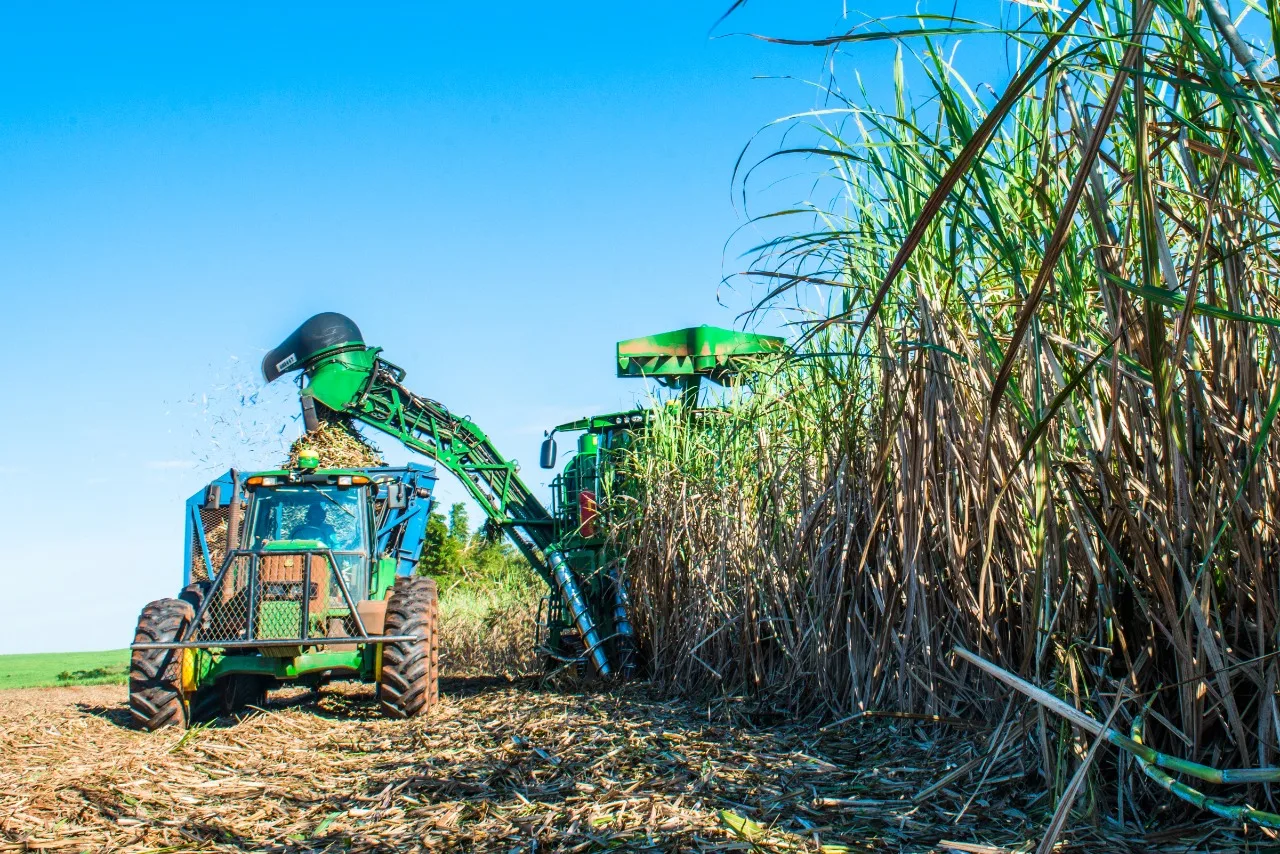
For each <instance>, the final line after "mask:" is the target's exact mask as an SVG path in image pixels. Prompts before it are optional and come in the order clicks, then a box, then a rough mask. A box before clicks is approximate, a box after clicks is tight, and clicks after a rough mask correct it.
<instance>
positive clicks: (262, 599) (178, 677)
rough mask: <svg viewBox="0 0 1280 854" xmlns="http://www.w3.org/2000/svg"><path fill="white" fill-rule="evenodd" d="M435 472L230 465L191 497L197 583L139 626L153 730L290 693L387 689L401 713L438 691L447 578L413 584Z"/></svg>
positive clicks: (142, 721)
mask: <svg viewBox="0 0 1280 854" xmlns="http://www.w3.org/2000/svg"><path fill="white" fill-rule="evenodd" d="M435 481H436V478H435V474H434V470H433V469H431V468H430V467H428V466H423V465H421V464H417V463H411V464H409V465H406V466H399V467H393V466H381V467H372V468H360V469H321V468H319V467H318V464H317V460H316V458H315V454H313V453H305V452H303V453H300V454H299V465H298V467H297V468H296V469H277V470H273V471H263V472H256V473H252V474H250V475H248V476H247V477H241V476H240V475H239V474H237V473H236V472H235V471H230V472H228V473H227V474H225V475H223V476H222V477H220V478H218V479H217V480H215V481H213V482H212V483H211V484H209V485H208V486H206V487H205V488H204V489H203V490H202V491H201V492H199V493H197V494H196V495H194V496H192V498H191V499H190V500H189V501H188V502H187V550H186V567H185V581H186V587H184V589H183V590H182V592H181V593H180V594H179V596H178V597H177V598H174V599H160V600H157V601H155V602H152V603H150V604H148V605H147V606H146V607H145V608H144V609H143V611H142V614H141V615H140V617H139V619H138V629H137V633H136V634H135V637H134V643H133V645H132V655H131V660H130V680H129V701H130V709H131V711H132V714H133V717H134V720H135V721H136V722H137V724H138V725H140V726H142V727H143V728H146V729H158V728H160V727H163V726H168V725H174V724H186V725H190V724H192V723H195V722H198V721H200V720H203V719H207V718H209V717H211V716H214V715H216V714H220V713H223V712H233V711H236V710H237V709H240V708H243V707H244V706H245V705H246V704H253V703H255V702H260V701H261V699H262V697H263V695H264V694H265V691H266V690H267V689H268V688H270V687H273V686H276V685H280V684H284V683H297V684H302V685H306V686H311V687H318V686H319V685H320V684H321V683H323V682H324V681H326V680H328V679H331V678H344V679H359V680H361V681H364V682H371V683H374V684H376V685H377V686H378V691H379V696H380V699H381V703H382V708H383V710H384V711H385V712H386V713H387V714H389V715H392V716H395V717H409V716H412V715H416V714H420V713H422V712H425V711H429V710H430V708H431V707H432V705H434V703H435V699H436V697H437V696H438V688H437V674H436V669H437V659H436V632H435V619H436V607H437V606H436V597H435V587H434V582H432V581H431V580H430V579H425V578H415V577H413V576H412V573H413V570H414V567H415V566H416V565H417V562H418V558H419V556H420V554H421V550H422V544H423V541H424V539H425V533H426V520H427V517H428V516H429V514H430V509H431V495H432V489H433V487H434V485H435Z"/></svg>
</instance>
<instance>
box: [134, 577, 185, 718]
mask: <svg viewBox="0 0 1280 854" xmlns="http://www.w3.org/2000/svg"><path fill="white" fill-rule="evenodd" d="M193 619H195V612H194V611H192V609H191V604H190V603H189V602H184V601H183V600H181V599H159V600H157V601H155V602H152V603H151V604H149V605H147V607H145V608H143V609H142V613H141V614H140V615H139V616H138V628H137V631H136V632H134V636H133V642H134V643H170V642H173V641H176V640H177V639H178V638H179V637H181V636H182V633H183V631H184V630H185V629H186V628H187V626H188V625H189V624H190V623H191V621H192V620H193ZM183 655H184V651H183V650H181V649H135V650H134V651H133V654H132V655H131V656H130V657H129V711H130V712H131V713H132V715H133V722H134V723H135V724H136V725H137V726H139V727H141V728H142V729H145V730H157V729H160V728H161V727H166V726H177V725H185V724H186V722H187V712H186V708H185V705H184V703H183V701H182V660H183Z"/></svg>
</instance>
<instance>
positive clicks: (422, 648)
mask: <svg viewBox="0 0 1280 854" xmlns="http://www.w3.org/2000/svg"><path fill="white" fill-rule="evenodd" d="M439 611H440V605H439V599H438V597H437V595H436V583H435V581H433V580H432V579H430V578H419V577H411V578H398V579H396V583H395V586H394V587H392V588H391V593H390V595H389V597H388V599H387V619H386V623H385V624H384V627H383V632H384V634H388V635H416V636H417V637H418V639H417V640H412V641H400V642H398V643H388V644H383V647H382V673H381V677H380V679H379V684H380V686H381V689H380V690H379V692H378V696H379V699H380V700H381V703H382V713H383V714H384V715H387V716H388V717H392V718H412V717H415V716H416V715H420V714H426V713H429V712H430V711H431V710H432V709H434V708H435V707H436V704H437V703H439V702H440V648H439V638H438V635H437V634H436V622H437V619H438V615H439Z"/></svg>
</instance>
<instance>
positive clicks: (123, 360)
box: [0, 0, 1003, 653]
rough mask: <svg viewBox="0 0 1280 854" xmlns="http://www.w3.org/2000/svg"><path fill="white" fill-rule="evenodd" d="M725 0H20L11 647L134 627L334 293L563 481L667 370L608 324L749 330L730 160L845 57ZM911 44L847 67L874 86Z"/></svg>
mask: <svg viewBox="0 0 1280 854" xmlns="http://www.w3.org/2000/svg"><path fill="white" fill-rule="evenodd" d="M727 5H728V0H715V2H701V0H698V2H665V3H664V2H656V3H645V4H599V3H558V4H525V5H516V4H504V5H498V6H492V5H486V4H449V5H448V6H444V5H443V4H438V5H437V4H415V5H405V6H396V5H394V4H380V5H379V7H378V11H367V10H363V9H359V8H357V6H355V5H348V6H336V5H328V4H323V3H321V4H308V5H305V6H304V5H303V4H296V5H285V4H258V6H257V7H240V8H238V9H237V8H229V7H227V6H225V5H219V6H214V5H208V6H199V5H191V4H177V5H175V4H166V5H154V6H147V5H138V4H127V5H123V4H111V5H107V4H83V5H70V4H56V3H49V4H28V5H24V6H16V5H10V6H8V7H6V9H5V10H4V11H3V12H0V16H2V21H3V23H2V24H0V81H2V82H0V200H2V201H0V291H2V293H3V303H2V305H3V310H2V311H0V334H2V335H3V340H4V341H5V346H6V352H7V356H8V358H7V360H6V361H7V368H6V369H5V370H4V372H3V379H0V384H2V388H0V391H2V392H3V397H4V400H5V402H6V406H5V412H6V415H7V417H5V418H3V419H0V447H4V448H5V453H4V454H3V455H0V474H2V475H3V476H4V481H5V483H6V484H7V487H8V488H6V489H5V490H3V491H0V533H3V535H4V540H5V542H6V543H8V544H9V547H8V548H6V549H5V550H4V553H3V554H4V556H3V557H0V578H2V579H3V583H4V599H5V602H6V604H7V605H8V606H9V607H8V608H7V609H6V612H7V616H6V619H5V620H3V621H0V653H4V652H29V651H41V650H50V651H53V650H69V649H94V648H111V647H120V646H124V645H125V644H127V642H128V641H129V640H130V637H131V631H132V626H133V622H134V619H135V617H136V615H137V612H138V610H139V608H140V607H141V606H142V604H144V603H145V602H146V601H148V600H150V599H154V598H159V597H162V596H167V595H173V594H174V593H175V592H176V590H177V588H178V585H179V583H180V580H181V565H180V564H181V556H182V502H183V501H184V500H185V499H186V497H187V496H188V495H190V494H191V493H193V492H195V491H196V490H197V489H199V488H200V487H201V486H202V484H203V483H204V482H206V481H207V480H208V479H209V478H210V477H212V476H213V475H215V474H217V473H219V472H221V471H222V470H224V469H225V468H226V467H227V466H228V465H231V464H237V465H240V466H243V467H259V466H267V465H271V464H273V463H275V462H277V461H278V450H279V447H280V445H281V443H282V442H284V441H287V440H288V439H291V438H292V437H293V436H294V435H296V433H297V426H296V423H295V422H294V421H293V420H292V419H293V416H294V414H295V411H296V404H295V403H294V401H293V391H292V387H291V386H288V385H285V384H280V387H278V388H272V389H267V390H266V391H265V392H261V393H259V394H258V396H257V397H256V398H254V400H256V401H257V403H255V404H254V405H252V406H250V407H248V408H242V407H241V406H240V405H239V400H240V395H241V394H242V393H245V394H252V393H253V392H255V391H256V390H255V389H254V388H253V380H254V378H255V376H256V369H257V364H258V362H259V361H260V359H261V357H262V354H263V353H264V352H265V351H266V350H267V349H269V348H271V347H272V346H274V345H275V344H277V343H278V342H279V341H280V339H282V338H283V337H284V336H285V335H286V334H287V333H288V332H289V331H291V330H292V329H293V328H294V327H295V326H296V325H297V324H298V323H299V322H301V321H302V320H303V319H305V318H306V317H308V316H310V315H311V314H313V313H315V312H318V311H325V310H333V311H341V312H343V313H345V314H348V315H350V316H351V317H352V318H354V319H355V320H356V321H357V323H359V325H360V326H361V328H362V329H363V330H364V332H365V337H366V340H368V341H369V342H370V343H372V344H377V345H380V346H383V347H384V348H385V349H386V355H387V357H388V358H390V359H391V360H392V361H395V362H397V363H399V364H401V365H402V366H404V367H405V368H406V369H408V371H409V377H408V383H409V385H411V386H412V387H413V388H414V389H415V390H417V391H418V392H419V393H421V394H425V395H428V396H431V397H434V398H437V399H439V400H441V401H444V402H445V403H446V404H447V405H449V406H450V407H451V408H453V409H454V410H455V411H458V412H462V413H467V414H470V415H471V416H472V417H473V418H474V419H475V420H476V421H477V422H478V423H479V424H480V425H481V426H482V427H484V428H485V429H486V430H487V431H489V432H490V433H491V435H493V437H494V438H495V441H496V442H497V444H498V446H499V447H500V448H501V449H502V450H503V451H504V452H505V453H507V454H509V455H511V456H513V457H515V458H517V459H520V460H524V461H525V463H526V464H525V467H524V471H525V473H526V474H527V475H529V476H530V479H531V480H532V481H533V482H534V484H535V486H538V487H539V488H540V484H542V483H543V482H544V481H545V478H544V477H543V476H542V473H541V471H540V470H539V469H537V467H536V458H537V444H538V441H539V439H540V437H541V435H542V430H543V429H544V428H545V427H548V426H550V425H552V424H554V423H556V422H557V421H561V420H565V419H568V418H571V417H577V416H579V415H583V414H588V413H590V412H592V411H600V410H609V409H612V408H615V407H621V406H626V405H629V404H630V403H631V402H632V401H633V400H634V399H635V397H636V395H637V393H642V390H640V389H637V388H636V387H635V386H631V385H627V384H626V383H624V382H622V381H619V380H616V379H614V378H613V373H612V371H613V368H612V363H611V357H612V345H613V342H614V341H616V340H617V339H619V338H625V337H631V336H636V335H643V334H649V333H653V332H658V331H662V330H666V329H671V328H677V327H681V326H686V325H691V324H697V323H715V324H720V325H726V326H728V325H733V324H734V323H735V319H736V316H737V314H738V313H739V312H740V311H741V310H742V309H744V308H746V307H747V298H748V297H747V295H745V294H738V293H735V292H732V291H725V290H724V289H718V282H719V281H720V279H721V277H722V276H723V275H724V274H725V273H727V272H732V271H733V270H734V269H736V266H735V264H737V263H738V262H737V261H736V260H735V259H734V258H733V257H732V256H729V257H728V258H727V259H726V256H725V254H724V246H725V242H726V239H727V238H729V236H730V235H731V233H732V232H733V230H734V229H735V228H737V227H739V226H740V225H741V224H742V221H743V220H742V215H741V212H740V211H737V210H735V208H734V207H733V206H732V204H731V202H730V177H731V172H732V167H733V164H734V161H735V159H736V158H737V156H738V154H739V152H740V151H741V150H742V147H743V145H744V144H745V143H746V142H747V141H748V140H749V139H750V138H751V136H752V134H753V133H754V132H756V131H757V130H758V129H759V128H760V127H761V126H763V125H765V124H767V123H768V122H770V121H771V120H773V119H775V118H777V117H779V116H781V115H784V114H786V113H789V112H794V111H798V110H803V109H805V108H807V107H810V106H812V105H813V104H814V102H815V95H814V93H813V90H811V89H810V88H807V87H805V86H804V85H802V84H801V83H799V82H796V81H794V80H778V79H766V80H761V79H755V78H759V77H786V76H792V77H797V78H809V79H813V78H816V77H818V76H819V75H820V73H821V68H822V57H823V54H822V52H821V51H817V50H812V49H797V48H787V47H779V46H773V45H768V44H765V43H763V42H760V41H757V40H753V39H749V38H744V37H729V38H714V39H713V38H709V35H708V34H709V30H710V28H711V27H712V25H713V24H714V23H715V21H716V19H717V18H718V17H719V15H720V14H721V13H722V12H723V11H724V10H725V8H726V7H727ZM850 5H853V6H857V7H859V8H862V9H864V10H866V11H868V12H871V13H873V14H885V13H889V12H894V11H897V12H909V11H910V10H911V9H912V8H914V6H915V4H914V3H911V4H904V3H892V2H880V3H870V2H868V3H861V4H857V3H853V2H852V0H851V2H850ZM924 5H925V6H926V7H927V6H928V5H929V4H924ZM933 5H935V6H938V7H941V10H942V11H949V10H950V9H951V8H952V6H953V5H954V4H952V3H935V4H933ZM961 5H969V4H961ZM974 5H981V6H983V7H989V8H998V4H996V3H994V2H993V3H986V2H982V3H975V4H974ZM841 11H842V4H841V3H839V2H835V3H826V2H815V3H811V4H790V3H779V2H768V0H756V2H754V3H751V4H748V6H747V7H746V9H745V10H744V11H743V12H742V13H741V14H740V15H735V16H734V18H732V19H730V21H729V22H728V23H727V24H725V25H723V26H721V27H720V29H719V30H718V31H717V32H733V31H737V30H754V31H760V32H768V33H770V34H775V35H784V36H819V35H825V34H827V33H829V32H831V31H832V30H834V29H836V28H838V27H840V23H839V21H840V15H841ZM891 58H892V47H891V46H889V45H880V46H876V47H874V48H867V49H860V53H859V54H858V56H857V62H856V63H855V64H856V65H858V67H859V68H860V69H861V70H862V71H863V73H864V76H867V77H868V79H869V85H871V86H872V87H873V88H874V87H877V86H883V85H885V83H886V82H887V79H888V74H887V67H888V62H889V61H890V60H891ZM864 62H865V67H863V63H864ZM1002 79H1003V78H1002ZM718 293H719V298H720V302H718V301H717V294H718ZM721 302H723V303H724V304H723V305H722V304H721ZM282 431H283V432H282ZM383 446H384V449H386V450H387V451H389V452H390V453H389V454H388V455H389V456H390V457H391V458H392V459H393V460H401V459H404V458H405V456H404V454H402V453H400V452H398V451H396V450H395V449H392V448H387V447H386V444H385V443H383ZM442 494H443V496H444V499H445V500H446V501H448V500H450V499H456V498H457V497H459V496H461V494H462V492H461V489H460V488H459V487H457V486H456V485H454V484H447V485H445V486H444V488H443V490H442ZM55 613H56V614H57V615H58V617H57V619H51V615H52V614H55Z"/></svg>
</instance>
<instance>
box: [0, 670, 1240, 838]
mask: <svg viewBox="0 0 1280 854" xmlns="http://www.w3.org/2000/svg"><path fill="white" fill-rule="evenodd" d="M442 694H443V697H444V699H443V703H442V706H441V708H440V709H439V711H437V712H436V713H435V714H433V715H432V716H431V717H429V718H425V719H418V720H413V721H391V720H387V719H384V718H383V717H381V716H380V714H379V713H378V709H377V704H376V703H375V702H374V699H373V694H372V690H371V689H370V688H368V687H362V686H354V685H351V686H344V685H333V686H328V687H326V688H325V689H324V692H323V695H322V697H321V699H320V701H319V703H318V704H315V703H313V702H311V701H310V699H311V698H309V697H308V696H307V695H305V694H298V693H294V694H293V695H292V696H290V695H288V694H287V693H280V694H274V695H273V696H272V700H271V702H269V703H268V706H267V708H266V709H265V710H262V711H254V712H252V713H250V714H248V715H245V716H243V717H241V718H240V719H238V720H237V719H232V718H224V719H221V720H219V721H217V722H215V723H213V724H211V725H208V726H206V727H202V728H199V729H196V730H192V731H189V732H186V733H184V732H182V731H178V730H170V731H163V732H159V733H154V734H146V733H142V732H138V731H137V730H134V729H132V728H130V727H129V725H128V711H127V707H126V693H125V689H124V688H123V687H120V686H98V687H73V688H53V689H32V690H17V691H6V692H2V693H0V756H2V757H3V760H4V761H3V764H2V765H0V851H94V852H97V851H151V852H159V851H166V852H169V851H172V852H179V851H244V850H264V851H290V852H303V851H326V852H327V851H333V852H340V851H341V852H345V851H387V850H395V851H420V850H462V851H494V852H499V851H501V852H508V851H527V852H534V851H539V852H540V851H573V852H583V851H600V850H618V851H726V850H729V851H733V850H737V851H765V852H768V851H817V850H825V851H828V852H830V851H838V850H841V849H840V848H839V847H838V846H847V849H846V850H849V851H855V852H856V851H961V852H988V854H994V852H1000V851H1008V850H1018V851H1027V850H1032V849H1034V847H1035V844H1036V842H1037V841H1038V839H1039V835H1040V833H1041V832H1042V830H1043V827H1044V824H1045V822H1046V821H1047V817H1048V813H1049V812H1051V811H1052V805H1051V804H1048V803H1047V798H1046V797H1044V796H1042V795H1039V794H1037V792H1036V789H1035V786H1034V785H1031V784H1029V783H1028V782H1027V781H1025V780H1023V779H1022V778H1021V776H1020V775H1018V774H1013V775H1011V774H1009V773H1008V772H1009V768H1010V767H1016V766H1006V765H1003V764H1001V763H1002V762H1004V761H1005V760H1002V759H1001V757H1000V751H999V750H998V749H997V751H996V756H995V758H996V759H997V760H998V761H997V762H996V763H995V764H992V763H989V762H985V761H977V762H975V761H974V760H981V757H982V755H983V754H984V753H985V752H986V751H987V750H988V746H989V744H990V742H991V733H990V732H984V731H983V730H982V729H981V727H978V726H976V725H974V726H959V725H957V724H959V723H960V722H952V723H947V724H938V723H932V722H922V721H915V720H906V719H901V718H889V719H863V720H859V721H855V722H849V723H845V724H841V725H838V726H830V727H827V728H825V729H820V728H815V727H814V726H812V725H803V724H797V723H789V722H780V721H777V720H770V719H769V718H768V717H767V716H764V715H761V714H760V713H758V712H756V713H748V712H747V711H746V710H744V709H738V710H736V711H735V710H734V709H733V708H732V707H726V706H723V705H722V706H720V707H719V708H718V709H712V710H710V713H709V711H708V709H707V708H705V707H702V708H699V707H696V706H694V705H690V704H688V703H685V702H682V701H669V700H662V699H660V698H657V697H655V696H654V695H653V694H652V693H651V692H650V691H649V690H648V689H647V688H645V686H643V685H635V686H629V687H626V688H623V689H621V690H618V691H615V692H611V693H589V692H588V693H581V692H569V691H565V690H553V689H551V688H546V687H542V686H540V685H539V683H538V682H537V681H536V680H527V681H522V682H516V683H512V682H507V681H505V680H498V679H492V678H483V677H479V678H470V679H446V680H443V681H442ZM966 766H968V767H966ZM957 772H959V773H957ZM984 775H985V778H984ZM948 777H950V778H951V779H948ZM966 803H967V804H968V808H967V809H963V808H964V807H965V805H966ZM962 810H963V811H962ZM957 816H959V819H958V820H957ZM1067 836H1068V840H1067V844H1066V845H1063V844H1062V843H1060V846H1062V847H1060V848H1059V849H1058V850H1069V851H1125V850H1128V851H1156V850H1159V851H1220V850H1223V849H1224V847H1234V846H1235V845H1238V844H1239V843H1240V840H1238V839H1237V838H1236V837H1235V836H1232V837H1231V838H1227V837H1226V836H1225V835H1224V834H1223V832H1221V831H1219V832H1215V831H1214V828H1213V826H1210V825H1197V826H1196V827H1185V828H1174V829H1169V828H1166V829H1165V830H1164V831H1163V832H1162V833H1161V834H1159V835H1152V836H1146V837H1132V836H1130V837H1125V836H1123V835H1121V834H1118V833H1116V832H1114V831H1108V829H1107V827H1106V825H1105V821H1100V822H1098V823H1096V824H1090V823H1088V822H1087V821H1086V822H1084V823H1083V824H1080V823H1077V826H1073V829H1072V831H1071V832H1070V833H1069V834H1068V835H1067ZM820 846H821V847H820Z"/></svg>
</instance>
